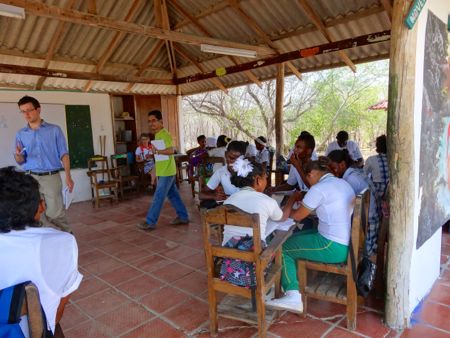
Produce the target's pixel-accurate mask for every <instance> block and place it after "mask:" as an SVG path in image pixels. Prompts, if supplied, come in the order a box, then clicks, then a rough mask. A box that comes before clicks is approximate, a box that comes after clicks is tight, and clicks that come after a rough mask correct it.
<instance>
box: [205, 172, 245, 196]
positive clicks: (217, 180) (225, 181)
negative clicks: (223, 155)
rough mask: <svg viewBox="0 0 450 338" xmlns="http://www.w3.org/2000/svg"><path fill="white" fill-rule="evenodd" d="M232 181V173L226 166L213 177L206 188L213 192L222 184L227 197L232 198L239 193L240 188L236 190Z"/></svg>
mask: <svg viewBox="0 0 450 338" xmlns="http://www.w3.org/2000/svg"><path fill="white" fill-rule="evenodd" d="M230 179H231V173H230V171H229V170H228V167H227V166H226V165H224V166H222V167H221V168H219V169H218V170H217V171H216V172H215V173H214V174H213V175H212V176H211V178H210V179H209V181H208V183H207V184H206V186H207V187H208V188H209V189H211V190H215V189H216V188H217V187H218V186H219V185H220V184H222V187H223V190H224V192H225V195H228V196H230V195H232V194H234V193H235V192H238V191H239V188H236V187H235V186H234V185H233V184H231V180H230Z"/></svg>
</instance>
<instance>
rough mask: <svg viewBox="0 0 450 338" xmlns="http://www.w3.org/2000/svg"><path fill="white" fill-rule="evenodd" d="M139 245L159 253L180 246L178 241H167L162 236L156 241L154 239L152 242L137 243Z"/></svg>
mask: <svg viewBox="0 0 450 338" xmlns="http://www.w3.org/2000/svg"><path fill="white" fill-rule="evenodd" d="M155 236H156V235H155ZM137 245H138V246H139V247H141V248H143V249H146V250H150V251H152V252H154V253H159V252H162V251H166V250H169V249H173V248H176V247H177V246H179V244H178V243H175V242H172V241H167V240H165V239H162V238H158V239H157V240H156V241H153V240H152V241H150V242H145V243H142V244H137Z"/></svg>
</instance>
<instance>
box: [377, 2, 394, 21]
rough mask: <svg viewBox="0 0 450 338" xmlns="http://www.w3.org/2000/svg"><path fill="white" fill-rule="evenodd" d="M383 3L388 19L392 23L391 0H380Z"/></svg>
mask: <svg viewBox="0 0 450 338" xmlns="http://www.w3.org/2000/svg"><path fill="white" fill-rule="evenodd" d="M380 2H381V4H382V5H383V8H384V10H385V11H386V14H387V16H388V18H389V21H390V22H391V23H392V3H391V0H380Z"/></svg>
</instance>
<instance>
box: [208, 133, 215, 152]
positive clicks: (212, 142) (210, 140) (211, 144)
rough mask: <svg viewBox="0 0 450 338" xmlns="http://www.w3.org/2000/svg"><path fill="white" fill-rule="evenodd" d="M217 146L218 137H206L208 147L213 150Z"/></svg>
mask: <svg viewBox="0 0 450 338" xmlns="http://www.w3.org/2000/svg"><path fill="white" fill-rule="evenodd" d="M216 146H217V138H215V137H214V136H209V137H207V138H206V149H207V150H211V149H214V148H215V147H216Z"/></svg>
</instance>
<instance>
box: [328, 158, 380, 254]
mask: <svg viewBox="0 0 450 338" xmlns="http://www.w3.org/2000/svg"><path fill="white" fill-rule="evenodd" d="M328 158H329V159H330V170H331V171H332V172H333V174H334V175H336V176H337V177H341V178H343V179H344V180H346V181H347V182H348V183H349V184H350V185H351V187H352V188H353V191H354V192H355V194H356V195H357V194H359V193H361V192H362V191H364V190H365V189H369V190H370V204H369V219H368V222H369V229H368V233H367V236H366V250H367V254H368V255H369V256H371V255H374V254H375V251H376V248H377V240H378V229H379V227H380V218H381V210H379V209H377V203H376V197H375V194H376V189H375V186H374V185H373V183H372V182H371V181H370V180H369V178H368V177H367V176H365V175H364V174H363V173H362V172H361V171H360V170H358V169H355V168H352V167H351V165H352V159H351V158H350V156H349V155H348V153H347V152H346V151H345V150H333V151H332V152H331V153H329V154H328Z"/></svg>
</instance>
